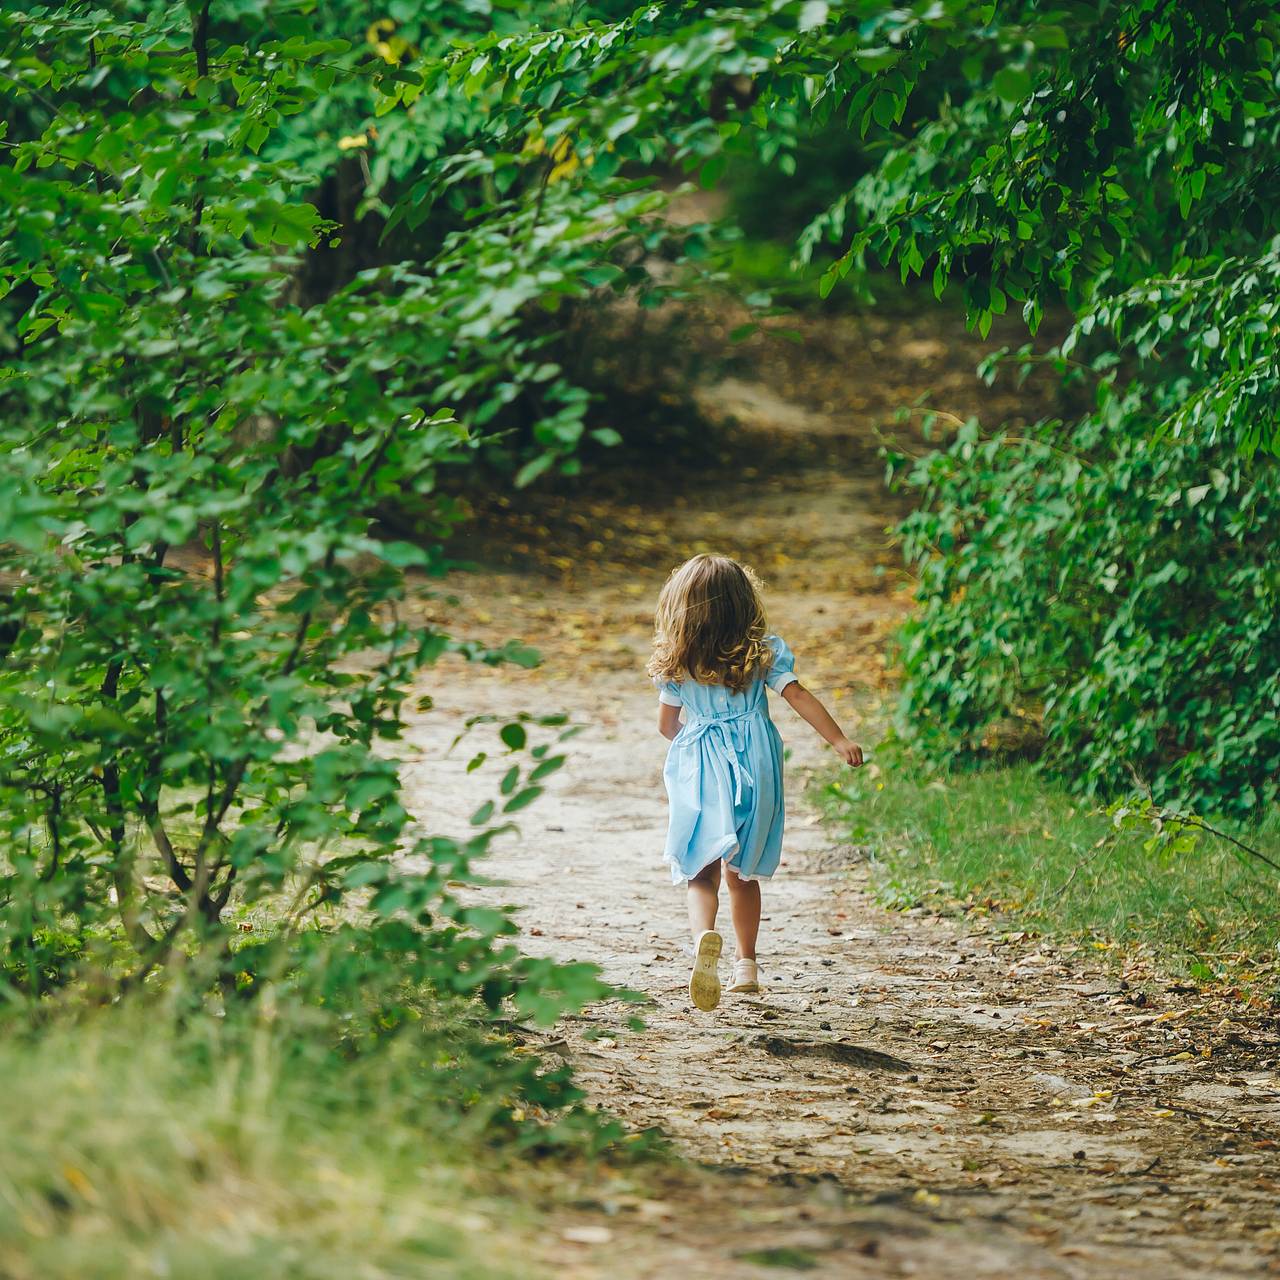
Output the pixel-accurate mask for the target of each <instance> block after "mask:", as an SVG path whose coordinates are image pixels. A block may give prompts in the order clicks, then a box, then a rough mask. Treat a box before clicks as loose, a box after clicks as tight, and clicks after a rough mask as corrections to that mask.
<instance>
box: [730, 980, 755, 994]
mask: <svg viewBox="0 0 1280 1280" xmlns="http://www.w3.org/2000/svg"><path fill="white" fill-rule="evenodd" d="M726 990H728V991H732V992H735V993H736V994H738V995H740V996H752V995H759V993H760V984H759V983H758V982H744V983H742V985H741V986H734V987H727V988H726Z"/></svg>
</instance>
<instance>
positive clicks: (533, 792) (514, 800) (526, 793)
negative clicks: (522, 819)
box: [502, 787, 543, 813]
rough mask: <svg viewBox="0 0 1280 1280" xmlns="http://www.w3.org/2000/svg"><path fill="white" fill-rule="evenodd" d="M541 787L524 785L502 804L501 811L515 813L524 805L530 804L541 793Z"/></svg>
mask: <svg viewBox="0 0 1280 1280" xmlns="http://www.w3.org/2000/svg"><path fill="white" fill-rule="evenodd" d="M542 790H543V789H542V788H541V787H525V788H524V790H523V791H517V792H516V794H515V795H513V796H512V797H511V799H510V800H508V801H507V803H506V804H504V805H503V806H502V812H503V813H517V812H519V811H520V810H521V809H523V808H525V806H526V805H530V804H532V803H533V802H534V801H535V800H536V799H537V798H538V797H539V796H540V795H541V794H542Z"/></svg>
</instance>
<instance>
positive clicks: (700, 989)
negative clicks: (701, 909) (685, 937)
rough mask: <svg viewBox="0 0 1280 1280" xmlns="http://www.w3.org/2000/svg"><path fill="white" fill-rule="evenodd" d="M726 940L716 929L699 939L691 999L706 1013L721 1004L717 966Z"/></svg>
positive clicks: (709, 930)
mask: <svg viewBox="0 0 1280 1280" xmlns="http://www.w3.org/2000/svg"><path fill="white" fill-rule="evenodd" d="M723 947H724V940H723V939H722V938H721V937H720V935H719V934H718V933H716V931H715V930H714V929H708V930H707V931H706V933H704V934H702V936H701V937H699V939H698V947H697V950H696V951H695V952H694V957H693V972H692V973H691V974H690V975H689V999H690V1000H692V1001H693V1003H694V1005H696V1006H697V1008H699V1009H701V1010H702V1011H703V1012H704V1013H708V1012H710V1011H711V1010H712V1009H714V1008H715V1007H716V1005H718V1004H719V1003H720V975H719V974H718V973H717V972H716V964H717V962H718V961H719V959H720V952H721V950H722V949H723Z"/></svg>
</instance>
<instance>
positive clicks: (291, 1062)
mask: <svg viewBox="0 0 1280 1280" xmlns="http://www.w3.org/2000/svg"><path fill="white" fill-rule="evenodd" d="M314 1017H315V1015H314V1013H313V1012H308V1011H306V1010H302V1009H296V1010H294V1011H292V1012H289V1011H288V1010H287V1009H284V1008H276V1007H274V1006H272V1005H270V1004H268V1005H265V1006H263V1007H262V1008H261V1009H259V1010H257V1011H255V1012H254V1013H253V1014H251V1015H248V1016H246V1017H244V1018H241V1019H238V1020H231V1019H220V1018H216V1017H212V1016H210V1015H208V1014H207V1013H200V1014H197V1015H195V1016H194V1017H189V1018H187V1019H185V1020H184V1019H183V1018H182V1017H181V1016H180V1015H178V1014H176V1013H173V1014H170V1013H165V1012H163V1011H162V1010H160V1009H158V1008H157V1005H156V1002H154V1001H151V1002H149V1003H148V1004H147V1005H145V1006H143V1005H142V1003H141V1002H140V1001H139V1003H138V1005H137V1006H136V1007H132V1008H130V1007H127V1006H126V1007H117V1008H109V1009H104V1010H101V1011H99V1012H98V1013H95V1014H91V1015H85V1016H82V1017H79V1018H76V1019H75V1020H74V1021H72V1020H68V1021H67V1022H66V1023H65V1025H64V1024H55V1025H53V1026H48V1025H46V1026H44V1027H42V1028H39V1029H28V1030H23V1031H18V1032H16V1033H15V1034H8V1035H7V1036H6V1038H5V1039H4V1040H3V1042H0V1079H3V1081H4V1089H5V1115H6V1122H5V1124H4V1125H2V1126H0V1275H4V1276H6V1277H10V1278H11V1280H37V1278H39V1280H58V1278H60V1277H67V1278H68V1280H69V1278H70V1277H83V1276H90V1275H91V1276H95V1277H100V1278H102V1280H113V1278H114V1277H121V1278H123V1277H137V1276H173V1277H182V1278H183V1280H224V1278H226V1280H229V1278H230V1277H236V1278H237V1280H238V1278H239V1277H244V1276H252V1275H262V1276H286V1275H287V1276H290V1277H293V1278H295V1280H312V1278H314V1280H331V1278H332V1280H339V1278H340V1277H341V1278H342V1280H348V1278H349V1277H351V1276H357V1275H358V1276H361V1277H365V1278H366V1280H381V1278H382V1277H393V1276H394V1277H404V1276H415V1277H449V1280H491V1278H493V1277H508V1276H509V1277H526V1276H531V1275H536V1274H537V1267H536V1265H533V1264H531V1262H530V1259H529V1255H528V1244H529V1240H530V1237H531V1235H532V1233H533V1230H534V1223H533V1221H532V1217H533V1215H532V1211H531V1209H530V1208H529V1207H528V1206H529V1203H530V1200H531V1195H530V1191H529V1179H530V1178H533V1179H534V1181H535V1182H536V1181H537V1179H538V1175H537V1174H536V1173H535V1172H531V1170H530V1168H529V1166H527V1165H526V1166H525V1167H524V1168H523V1170H522V1172H521V1175H520V1182H519V1183H517V1182H516V1181H515V1179H514V1178H512V1177H511V1176H510V1175H509V1174H507V1173H506V1172H505V1167H506V1164H507V1162H508V1159H509V1156H510V1155H511V1154H512V1153H514V1152H515V1151H516V1150H518V1149H519V1148H520V1146H521V1145H522V1139H521V1138H520V1137H519V1136H510V1135H508V1136H506V1137H503V1136H501V1135H497V1136H496V1135H495V1128H494V1125H493V1123H492V1116H491V1115H490V1116H488V1117H486V1116H484V1115H479V1116H478V1115H477V1113H476V1110H475V1109H474V1108H471V1107H469V1106H467V1105H465V1104H466V1102H467V1099H465V1098H462V1099H460V1098H459V1097H458V1096H457V1085H458V1077H459V1071H458V1067H459V1058H460V1057H464V1056H466V1055H467V1054H469V1053H470V1051H471V1047H470V1046H469V1043H468V1037H470V1036H472V1035H473V1034H475V1033H474V1032H473V1031H472V1030H471V1029H469V1028H468V1027H467V1026H466V1023H465V1022H464V1021H461V1020H459V1021H458V1022H451V1021H448V1020H444V1019H443V1015H442V1021H441V1022H440V1023H439V1024H438V1025H435V1026H432V1027H430V1028H429V1029H426V1028H424V1029H422V1030H420V1031H418V1032H415V1033H413V1034H401V1035H397V1036H396V1037H394V1039H393V1040H392V1042H391V1043H389V1044H388V1045H387V1046H386V1047H385V1048H383V1049H381V1050H380V1051H378V1052H376V1053H373V1054H368V1055H357V1056H355V1057H352V1056H350V1055H349V1054H346V1053H344V1052H342V1051H341V1050H339V1049H337V1048H335V1047H334V1046H333V1045H332V1037H331V1035H330V1034H329V1031H328V1030H327V1029H325V1028H320V1029H319V1032H317V1028H316V1026H314V1025H312V1022H313V1021H314ZM438 1081H439V1082H444V1083H437V1082H438ZM482 1087H483V1080H482V1079H479V1078H478V1079H477V1082H476V1084H475V1086H474V1087H473V1091H474V1092H477V1093H479V1091H480V1090H481V1089H482ZM480 1110H481V1112H483V1106H482V1107H481V1108H480ZM528 1127H529V1128H532V1127H533V1126H531V1125H530V1126H528Z"/></svg>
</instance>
